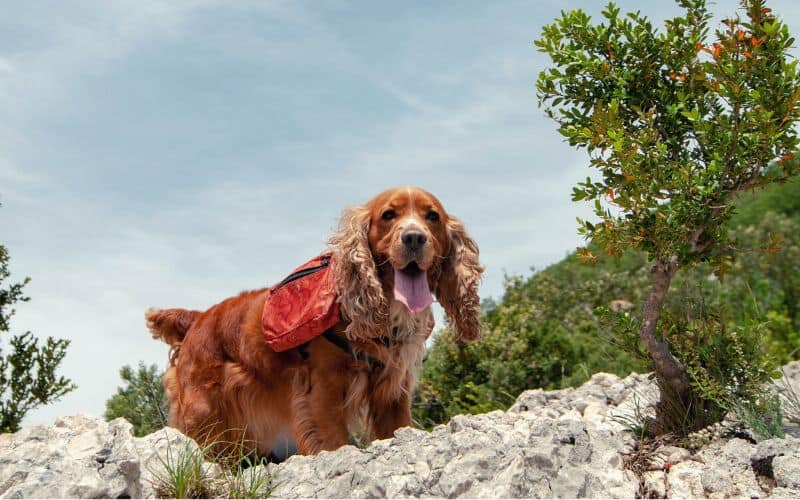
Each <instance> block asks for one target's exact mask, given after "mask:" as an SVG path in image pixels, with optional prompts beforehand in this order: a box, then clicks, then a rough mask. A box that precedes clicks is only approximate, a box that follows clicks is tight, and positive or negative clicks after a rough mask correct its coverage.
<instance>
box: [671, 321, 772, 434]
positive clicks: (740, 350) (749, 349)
mask: <svg viewBox="0 0 800 500" xmlns="http://www.w3.org/2000/svg"><path fill="white" fill-rule="evenodd" d="M667 316H668V317H667V318H665V319H664V324H665V325H667V331H666V332H665V336H666V337H667V338H668V339H669V340H670V343H671V345H672V346H673V347H674V349H675V351H676V355H677V356H678V357H679V358H680V359H681V361H682V362H683V363H684V365H685V366H686V369H687V372H688V374H689V379H690V382H691V384H692V389H693V391H694V393H695V394H698V395H700V396H701V399H702V401H703V402H704V403H705V404H704V405H703V407H702V408H698V409H697V411H702V412H703V415H699V418H701V419H702V420H703V421H704V422H707V423H712V422H717V421H720V420H722V418H723V417H724V416H725V414H726V413H728V412H734V413H740V414H741V415H740V417H742V418H746V419H747V420H748V421H751V422H752V421H755V420H756V419H755V418H754V416H756V415H767V414H769V413H771V412H770V411H768V410H771V408H769V407H768V405H769V404H770V403H772V402H773V400H774V397H773V394H772V392H771V390H770V384H769V382H771V380H772V377H773V376H776V372H775V369H774V363H772V362H771V361H770V360H769V358H768V357H767V356H766V355H765V354H766V353H765V351H764V345H763V341H762V339H763V338H764V336H765V332H764V328H765V324H764V323H761V322H758V321H757V320H756V319H751V318H746V319H745V321H744V322H743V323H741V324H738V325H735V324H732V322H730V321H729V320H728V321H726V318H723V317H719V316H717V317H714V316H711V315H710V314H708V312H707V311H702V312H701V314H700V315H698V317H692V315H691V314H686V311H682V314H681V316H677V315H675V314H669V315H667Z"/></svg>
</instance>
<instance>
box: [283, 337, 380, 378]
mask: <svg viewBox="0 0 800 500" xmlns="http://www.w3.org/2000/svg"><path fill="white" fill-rule="evenodd" d="M322 337H324V338H325V340H327V341H328V342H330V343H331V344H333V345H335V346H336V347H338V348H339V349H341V350H342V351H343V352H344V353H345V354H347V355H348V356H350V357H351V358H353V359H355V360H356V361H365V362H367V363H368V364H369V365H370V366H371V367H373V368H374V369H381V368H383V363H382V362H381V361H380V360H377V359H375V358H373V357H372V356H370V355H369V354H366V353H363V352H361V351H359V350H356V349H353V346H352V345H350V342H348V341H347V339H345V338H342V337H341V336H339V335H337V334H336V332H334V331H333V329H332V328H328V329H327V330H325V331H324V332H323V333H322ZM308 344H309V343H308V342H306V343H305V344H303V345H301V346H298V347H297V352H299V353H300V357H301V358H303V360H307V359H308V356H309V352H308Z"/></svg>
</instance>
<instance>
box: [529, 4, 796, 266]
mask: <svg viewBox="0 0 800 500" xmlns="http://www.w3.org/2000/svg"><path fill="white" fill-rule="evenodd" d="M678 3H679V4H680V5H681V7H683V8H684V10H685V15H684V16H682V17H676V18H674V19H670V20H668V21H666V22H665V29H664V30H657V29H656V28H654V26H653V24H652V23H651V22H650V21H649V20H648V19H647V18H645V17H643V16H641V15H640V14H639V13H629V14H627V15H622V16H621V15H620V11H619V9H618V8H617V7H616V6H614V4H613V3H610V4H608V6H607V7H606V8H605V10H604V11H603V17H604V18H605V22H604V23H599V24H592V23H591V19H590V17H589V16H588V15H587V14H586V13H584V12H583V11H581V10H576V11H570V12H565V13H563V15H562V17H561V18H560V19H558V20H556V22H555V23H553V24H551V25H548V26H545V28H544V29H543V32H542V38H541V39H539V40H537V41H536V42H535V44H536V46H537V47H539V49H540V50H541V51H542V52H545V53H546V54H548V55H549V56H550V58H551V60H552V62H553V65H554V66H553V67H551V68H548V69H546V70H544V71H542V72H541V73H540V75H539V79H538V81H537V90H538V95H539V99H540V104H542V105H544V106H545V108H546V112H547V114H548V115H549V116H550V117H552V118H553V119H554V120H556V122H557V123H558V125H559V132H560V133H561V134H562V135H564V137H566V139H567V141H568V142H569V143H570V144H571V145H573V146H577V147H579V148H585V149H586V150H587V152H588V153H589V155H590V164H591V166H592V167H594V168H596V169H598V171H599V174H600V176H601V179H600V180H592V179H591V178H587V180H586V181H585V182H582V183H580V184H578V186H577V187H575V188H574V190H573V200H575V201H578V200H587V201H594V206H595V214H596V215H597V217H598V218H599V219H600V220H599V221H598V222H596V223H592V222H588V221H580V232H581V233H582V234H584V235H585V236H586V237H587V238H588V239H590V240H591V241H593V242H595V243H596V244H598V245H599V246H601V247H602V248H603V249H604V250H606V251H608V252H610V253H612V254H615V255H620V254H622V253H623V252H625V251H627V250H629V249H641V250H643V251H645V252H647V253H648V256H649V258H650V259H651V260H658V259H670V258H672V257H673V256H674V257H677V260H678V262H679V263H682V264H686V263H691V262H699V261H703V260H711V261H713V262H715V263H716V264H718V265H722V264H723V263H724V262H725V259H726V257H727V256H728V255H729V250H730V249H729V247H730V242H729V240H728V238H727V234H726V232H725V231H724V230H723V228H722V226H723V224H724V222H725V221H726V220H727V219H728V218H730V216H731V215H732V205H731V203H730V201H731V196H732V195H733V194H735V193H737V192H740V191H742V190H744V189H747V188H754V187H758V186H763V185H766V184H769V183H771V182H774V181H779V180H785V179H788V178H790V177H791V176H792V175H794V174H796V173H797V171H798V163H797V161H795V159H794V156H793V154H792V152H793V151H794V150H795V149H796V147H797V145H798V139H797V131H796V130H795V128H794V123H795V122H796V120H797V119H798V118H799V117H800V106H799V105H798V97H800V90H798V84H800V75H799V74H798V72H797V67H796V66H797V63H796V61H794V60H791V59H789V57H788V51H789V49H790V47H791V46H792V44H793V42H794V39H793V38H791V36H790V35H789V31H788V28H787V27H786V25H785V24H783V23H782V22H781V21H780V20H779V19H778V18H777V17H776V16H775V15H773V14H772V12H771V10H770V9H768V8H766V7H765V6H764V2H763V1H761V0H748V1H746V2H743V7H744V10H745V14H746V18H745V19H744V20H743V19H740V18H739V16H738V15H735V16H732V17H731V18H729V19H728V20H726V21H725V22H724V24H723V26H722V27H721V28H720V29H719V30H718V31H716V36H715V38H716V40H715V41H713V42H712V41H709V40H708V38H709V28H708V23H709V21H710V19H711V14H710V13H709V12H708V11H707V10H706V7H705V1H704V0H680V1H679V2H678ZM609 204H610V205H612V206H613V210H612V209H610V208H608V205H609Z"/></svg>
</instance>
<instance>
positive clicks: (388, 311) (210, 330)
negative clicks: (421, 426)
mask: <svg viewBox="0 0 800 500" xmlns="http://www.w3.org/2000/svg"><path fill="white" fill-rule="evenodd" d="M329 244H330V249H331V252H332V254H333V260H332V264H331V266H333V268H332V269H331V271H332V272H333V273H334V274H333V275H334V277H335V282H336V286H337V288H338V301H339V306H340V310H341V315H342V320H341V321H340V322H339V323H338V324H337V325H336V326H335V327H334V328H333V331H334V332H335V333H336V335H338V336H339V337H340V338H341V339H342V342H345V343H346V345H347V347H348V349H343V348H342V346H341V345H336V344H334V343H333V342H331V341H330V340H328V339H326V338H324V337H317V338H315V339H313V340H312V341H310V342H309V343H308V344H306V345H304V346H303V349H302V350H301V349H299V348H298V349H290V350H287V351H283V352H275V351H273V350H272V349H271V348H270V347H269V346H268V345H267V344H266V343H265V341H264V337H263V334H262V326H261V316H262V308H263V307H264V301H265V299H266V297H267V295H268V293H269V289H267V288H265V289H261V290H255V291H250V292H243V293H242V294H240V295H239V296H237V297H233V298H229V299H227V300H224V301H222V302H220V303H219V304H217V305H215V306H213V307H211V308H210V309H208V310H207V311H205V312H200V311H190V310H186V309H151V310H149V311H148V312H147V314H146V318H147V323H148V327H149V328H150V330H151V332H152V334H153V336H154V337H156V338H160V339H162V340H164V341H165V342H167V343H168V344H170V346H172V354H171V356H170V366H169V368H168V369H167V372H166V373H165V375H164V386H165V388H166V390H167V395H168V398H169V402H170V422H169V423H170V425H171V426H173V427H176V428H178V429H179V430H181V431H183V432H184V433H186V434H188V435H189V436H192V437H194V438H195V439H197V440H198V441H200V442H201V443H202V442H209V441H210V440H219V441H222V442H229V443H235V442H243V443H247V446H248V447H250V448H253V449H255V450H257V451H258V452H259V453H261V454H267V453H269V452H270V450H271V448H272V447H273V446H274V445H275V442H276V440H277V439H279V438H280V437H281V436H286V437H289V438H293V439H294V440H295V442H296V443H297V449H298V451H299V452H300V453H303V454H312V453H317V452H319V451H321V450H330V449H335V448H337V447H339V446H341V445H344V444H346V443H348V442H349V432H350V430H352V429H353V428H354V426H356V425H360V428H361V429H368V430H369V434H370V437H371V438H373V439H379V438H386V437H390V436H391V435H392V434H393V432H394V431H395V429H397V428H399V427H402V426H407V425H410V424H411V397H412V392H413V389H414V382H415V374H416V371H417V370H418V368H419V367H420V365H421V363H422V357H423V354H424V350H425V340H426V339H427V337H428V335H429V334H430V331H431V329H432V327H433V315H432V313H431V310H430V303H431V302H432V300H433V299H432V295H434V294H435V296H436V298H437V299H438V301H439V303H440V304H441V305H442V307H443V308H444V310H445V313H446V314H447V316H448V317H449V319H450V322H451V324H452V325H453V327H454V328H455V331H456V333H457V334H458V336H459V337H460V338H462V339H464V340H473V339H476V338H477V337H478V336H479V334H480V321H479V298H478V282H479V280H480V276H481V273H482V272H483V268H482V266H481V265H480V263H479V262H478V247H477V245H476V244H475V242H474V241H473V240H472V239H471V238H470V237H469V236H468V235H467V233H466V231H465V230H464V227H463V226H462V224H461V222H460V221H459V220H458V219H456V218H455V217H453V216H452V215H450V214H448V213H447V211H445V209H444V207H443V206H442V204H441V203H440V202H439V200H437V199H436V198H435V197H434V196H433V195H432V194H430V193H428V192H427V191H424V190H422V189H419V188H398V189H390V190H387V191H385V192H383V193H381V194H379V195H378V196H376V197H375V198H373V199H372V200H370V201H369V202H368V203H367V204H366V205H364V206H356V207H351V208H349V209H347V210H346V211H345V212H344V214H343V216H342V218H341V220H340V223H339V228H338V230H337V232H336V233H335V234H334V235H333V237H332V238H331V239H330V241H329ZM340 344H341V343H340ZM348 350H349V351H350V352H348Z"/></svg>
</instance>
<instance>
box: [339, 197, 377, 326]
mask: <svg viewBox="0 0 800 500" xmlns="http://www.w3.org/2000/svg"><path fill="white" fill-rule="evenodd" d="M369 220H370V211H369V210H368V209H367V208H366V207H363V206H356V207H350V208H348V209H347V210H345V211H344V213H343V214H342V217H341V219H340V220H339V227H338V229H337V231H336V233H335V234H334V235H333V236H332V237H331V238H330V240H328V244H329V245H330V247H331V250H332V251H333V272H334V279H335V280H336V284H337V285H338V287H339V302H340V304H341V308H342V313H343V314H344V316H345V317H346V319H347V320H348V321H349V322H350V323H349V324H348V325H347V329H346V330H345V334H346V335H347V337H348V338H349V339H351V340H356V339H371V338H375V337H381V336H385V335H386V330H387V324H388V319H389V303H388V301H387V300H386V297H385V296H384V292H383V285H382V284H381V281H380V279H379V278H378V271H377V269H376V267H375V259H374V258H373V256H372V252H371V251H370V248H369V240H368V236H367V232H368V230H369Z"/></svg>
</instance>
